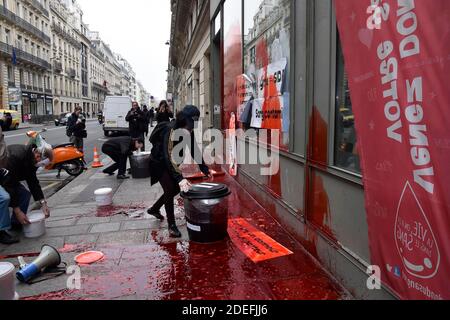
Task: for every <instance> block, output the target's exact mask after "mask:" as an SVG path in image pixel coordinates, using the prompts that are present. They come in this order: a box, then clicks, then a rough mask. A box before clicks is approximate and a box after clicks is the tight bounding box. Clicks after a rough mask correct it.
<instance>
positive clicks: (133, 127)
mask: <svg viewBox="0 0 450 320" xmlns="http://www.w3.org/2000/svg"><path fill="white" fill-rule="evenodd" d="M125 120H126V121H127V122H128V123H129V125H130V136H131V138H133V139H142V140H144V129H145V118H144V113H143V112H142V110H141V109H140V108H139V104H138V103H137V102H133V107H132V109H131V110H130V111H129V112H128V114H127V117H126V118H125ZM143 149H144V150H145V145H144V147H143Z"/></svg>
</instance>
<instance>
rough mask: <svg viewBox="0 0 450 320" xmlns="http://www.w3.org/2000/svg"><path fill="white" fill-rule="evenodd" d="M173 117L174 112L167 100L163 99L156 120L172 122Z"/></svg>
mask: <svg viewBox="0 0 450 320" xmlns="http://www.w3.org/2000/svg"><path fill="white" fill-rule="evenodd" d="M171 119H173V112H172V110H170V106H169V104H168V103H167V101H166V100H162V101H161V102H160V104H159V108H158V114H157V115H156V122H158V124H160V123H162V122H170V121H171Z"/></svg>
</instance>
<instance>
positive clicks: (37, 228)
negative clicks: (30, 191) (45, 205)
mask: <svg viewBox="0 0 450 320" xmlns="http://www.w3.org/2000/svg"><path fill="white" fill-rule="evenodd" d="M27 217H28V220H29V221H30V223H31V224H29V225H26V226H24V227H23V233H24V236H25V238H30V239H34V238H39V237H42V236H43V235H44V234H45V231H46V228H45V214H43V213H42V212H41V211H33V212H30V213H29V214H28V215H27Z"/></svg>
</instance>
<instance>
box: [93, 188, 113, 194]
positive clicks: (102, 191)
mask: <svg viewBox="0 0 450 320" xmlns="http://www.w3.org/2000/svg"><path fill="white" fill-rule="evenodd" d="M112 192H113V189H111V188H102V189H98V190H96V191H95V195H96V196H106V195H108V194H111V193H112Z"/></svg>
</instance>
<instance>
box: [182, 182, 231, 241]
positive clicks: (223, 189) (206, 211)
mask: <svg viewBox="0 0 450 320" xmlns="http://www.w3.org/2000/svg"><path fill="white" fill-rule="evenodd" d="M230 194H231V192H230V190H229V189H228V187H227V186H226V185H223V184H215V183H201V184H196V185H194V186H193V187H192V189H191V190H190V191H189V192H186V193H185V192H182V193H181V197H182V198H183V199H184V207H185V211H186V220H187V224H188V225H187V226H188V233H189V238H190V240H191V241H193V242H198V243H213V242H218V241H222V240H224V239H225V238H226V237H227V236H228V201H227V199H226V198H227V197H228V196H229V195H230Z"/></svg>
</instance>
